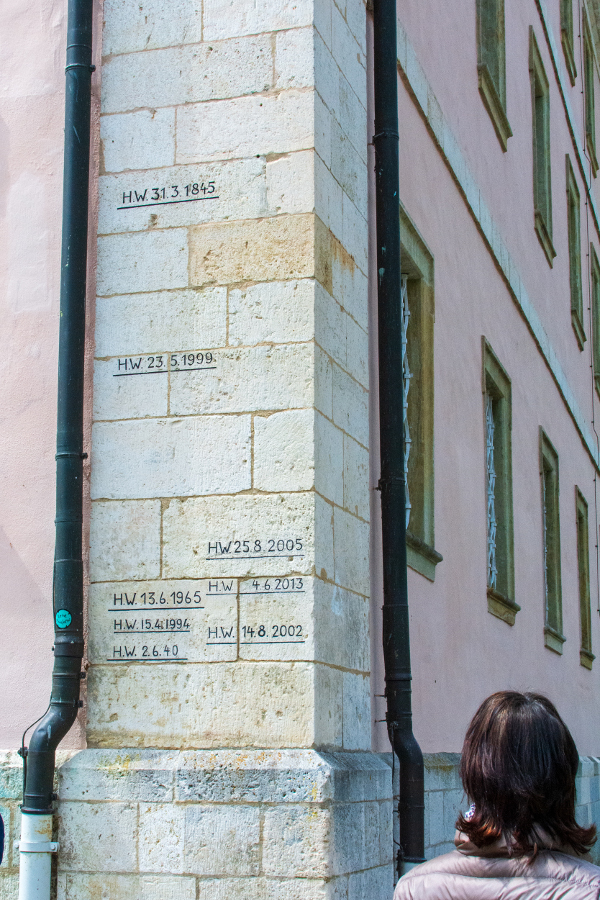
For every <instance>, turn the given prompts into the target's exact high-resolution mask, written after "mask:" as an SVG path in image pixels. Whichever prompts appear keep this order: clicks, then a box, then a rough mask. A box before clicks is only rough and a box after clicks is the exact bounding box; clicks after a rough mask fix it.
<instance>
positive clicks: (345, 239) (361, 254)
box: [342, 167, 369, 273]
mask: <svg viewBox="0 0 600 900" xmlns="http://www.w3.org/2000/svg"><path fill="white" fill-rule="evenodd" d="M365 175H366V167H365ZM342 235H343V236H342V243H343V245H344V247H345V248H346V250H347V251H348V253H349V254H350V256H351V257H352V258H353V260H354V261H355V263H356V265H357V266H358V267H359V268H360V269H361V270H362V271H363V272H365V273H366V272H367V269H368V265H369V259H368V251H369V226H368V225H367V220H366V218H363V216H362V215H361V213H360V212H359V210H358V209H357V208H356V206H355V205H354V203H353V202H352V200H350V198H349V197H348V196H347V195H346V194H342Z"/></svg>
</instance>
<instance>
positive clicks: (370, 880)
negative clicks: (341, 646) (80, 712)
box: [58, 750, 394, 900]
mask: <svg viewBox="0 0 600 900" xmlns="http://www.w3.org/2000/svg"><path fill="white" fill-rule="evenodd" d="M59 796H60V801H59V842H60V851H59V859H58V898H59V900H92V898H94V900H96V898H107V900H108V898H110V900H138V898H143V900H196V898H197V897H200V898H202V900H235V898H238V897H239V898H244V900H259V898H260V900H262V898H265V900H267V898H268V900H313V898H323V900H325V898H331V900H334V898H335V900H367V898H368V900H389V897H390V896H391V893H392V890H393V883H394V871H393V864H392V859H391V854H392V847H393V842H392V777H391V769H390V767H389V766H388V765H387V763H386V762H385V761H384V760H382V759H381V758H380V757H379V756H377V755H375V754H373V753H367V752H360V753H324V752H320V751H317V750H248V751H246V750H216V751H212V750H194V751H191V750H186V751H176V750H83V751H81V752H80V753H78V754H77V755H76V756H74V757H73V758H72V759H70V760H69V761H68V762H67V763H66V764H65V765H63V766H62V768H61V770H60V773H59Z"/></svg>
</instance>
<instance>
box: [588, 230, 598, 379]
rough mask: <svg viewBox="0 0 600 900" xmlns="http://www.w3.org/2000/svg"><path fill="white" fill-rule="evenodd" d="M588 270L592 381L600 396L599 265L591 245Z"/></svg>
mask: <svg viewBox="0 0 600 900" xmlns="http://www.w3.org/2000/svg"><path fill="white" fill-rule="evenodd" d="M590 269H591V282H592V284H591V288H592V325H593V341H594V353H593V357H594V381H595V382H596V390H597V391H598V393H599V394H600V263H598V257H597V256H596V251H595V250H594V245H593V244H590Z"/></svg>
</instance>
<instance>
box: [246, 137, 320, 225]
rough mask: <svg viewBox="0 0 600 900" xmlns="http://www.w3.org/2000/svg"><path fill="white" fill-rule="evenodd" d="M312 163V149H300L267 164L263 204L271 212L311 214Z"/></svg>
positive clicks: (313, 180)
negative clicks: (265, 196) (265, 194)
mask: <svg viewBox="0 0 600 900" xmlns="http://www.w3.org/2000/svg"><path fill="white" fill-rule="evenodd" d="M315 162H316V160H315V154H314V152H313V151H312V150H301V151H300V152H298V153H290V154H288V155H287V156H281V157H279V158H278V159H274V160H272V161H270V162H267V203H268V206H269V211H270V212H271V213H275V214H277V215H280V214H281V213H303V212H313V210H314V209H315ZM240 218H241V217H240Z"/></svg>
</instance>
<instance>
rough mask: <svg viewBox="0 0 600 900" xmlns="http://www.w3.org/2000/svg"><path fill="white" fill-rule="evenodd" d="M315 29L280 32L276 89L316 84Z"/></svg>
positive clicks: (277, 47)
mask: <svg viewBox="0 0 600 900" xmlns="http://www.w3.org/2000/svg"><path fill="white" fill-rule="evenodd" d="M314 42H315V32H314V30H313V28H302V29H296V28H294V29H291V30H290V31H280V32H279V33H278V34H277V35H276V36H275V88H276V90H280V91H282V90H286V89H288V88H303V87H312V86H313V85H314V84H315V83H316V82H315V56H314Z"/></svg>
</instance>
